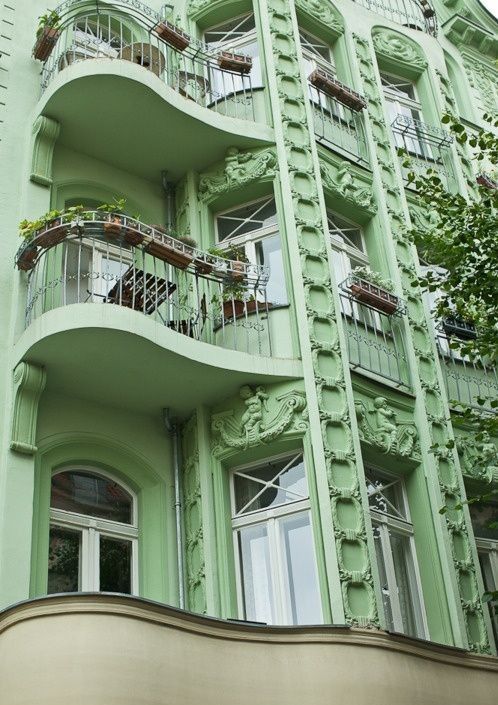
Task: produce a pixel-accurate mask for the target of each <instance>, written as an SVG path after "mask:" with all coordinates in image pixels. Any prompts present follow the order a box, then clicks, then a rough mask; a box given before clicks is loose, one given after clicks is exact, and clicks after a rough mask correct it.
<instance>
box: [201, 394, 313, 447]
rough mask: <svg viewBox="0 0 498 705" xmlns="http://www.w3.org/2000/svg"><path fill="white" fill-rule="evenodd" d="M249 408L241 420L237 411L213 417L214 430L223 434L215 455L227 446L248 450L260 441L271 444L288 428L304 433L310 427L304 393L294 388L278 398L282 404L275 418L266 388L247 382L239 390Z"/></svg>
mask: <svg viewBox="0 0 498 705" xmlns="http://www.w3.org/2000/svg"><path fill="white" fill-rule="evenodd" d="M239 396H240V398H241V399H242V400H243V401H244V405H245V411H244V412H243V414H242V415H241V417H240V419H239V420H237V419H235V418H234V416H233V411H228V412H222V413H221V414H216V415H215V416H213V422H212V426H211V428H212V430H213V432H214V433H217V434H218V435H219V437H220V438H219V443H218V445H216V446H215V448H214V452H215V454H220V453H221V452H223V449H224V448H239V449H245V448H249V447H250V446H255V445H258V444H260V443H269V442H270V441H273V440H274V439H275V438H277V437H278V436H280V435H281V434H282V433H284V432H285V431H295V432H300V433H304V432H305V431H306V429H307V428H308V423H307V413H306V398H305V395H304V392H297V391H292V392H288V393H287V394H282V395H281V396H279V397H277V398H276V401H277V402H278V403H279V407H278V410H277V412H276V413H275V415H274V416H273V418H268V417H269V414H270V412H269V409H268V399H269V396H268V394H267V393H266V390H265V389H264V387H261V386H258V387H256V388H254V387H250V386H249V385H247V384H246V385H244V386H243V387H241V388H240V391H239Z"/></svg>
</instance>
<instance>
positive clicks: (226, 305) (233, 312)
mask: <svg viewBox="0 0 498 705" xmlns="http://www.w3.org/2000/svg"><path fill="white" fill-rule="evenodd" d="M244 309H245V302H244V301H241V300H240V299H230V300H229V301H223V318H225V319H227V318H234V316H235V318H237V316H242V315H243V314H244Z"/></svg>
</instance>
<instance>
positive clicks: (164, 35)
mask: <svg viewBox="0 0 498 705" xmlns="http://www.w3.org/2000/svg"><path fill="white" fill-rule="evenodd" d="M154 32H155V33H156V34H157V35H158V36H159V37H161V39H164V41H165V42H167V43H168V44H170V45H171V46H172V47H174V48H175V49H178V51H183V50H184V49H186V48H187V47H188V45H189V44H190V37H189V35H188V34H187V33H186V32H184V31H183V30H182V29H180V28H179V27H177V26H176V25H174V24H172V23H171V22H168V21H167V20H164V21H163V22H159V24H157V25H156V26H155V27H154Z"/></svg>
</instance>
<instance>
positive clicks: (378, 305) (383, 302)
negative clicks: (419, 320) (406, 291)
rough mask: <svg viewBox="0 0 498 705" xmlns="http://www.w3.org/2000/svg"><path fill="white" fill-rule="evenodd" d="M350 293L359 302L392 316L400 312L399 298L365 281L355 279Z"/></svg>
mask: <svg viewBox="0 0 498 705" xmlns="http://www.w3.org/2000/svg"><path fill="white" fill-rule="evenodd" d="M350 292H351V294H352V295H353V296H354V298H355V299H356V300H357V301H359V302H360V303H362V304H368V305H369V306H371V307H372V308H375V309H376V310H377V311H382V312H383V313H386V314H388V315H392V314H393V313H396V311H397V310H398V307H399V299H398V297H397V296H395V295H394V294H391V292H389V291H386V290H385V289H381V288H380V287H379V286H376V285H375V284H371V283H370V282H368V281H366V280H365V279H354V280H353V281H352V283H351V285H350Z"/></svg>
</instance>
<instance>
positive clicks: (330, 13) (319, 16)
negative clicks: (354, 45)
mask: <svg viewBox="0 0 498 705" xmlns="http://www.w3.org/2000/svg"><path fill="white" fill-rule="evenodd" d="M295 3H296V8H297V9H298V10H301V11H302V12H305V13H306V14H307V15H309V16H310V17H312V18H313V19H314V20H317V21H318V22H320V23H321V24H323V25H325V26H326V28H327V30H329V31H332V32H334V33H335V34H336V35H337V36H339V35H340V34H342V33H343V32H344V22H343V21H342V18H341V16H340V15H339V13H338V12H337V10H336V9H335V7H334V6H333V5H332V4H331V3H330V2H329V0H295Z"/></svg>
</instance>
